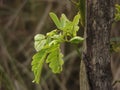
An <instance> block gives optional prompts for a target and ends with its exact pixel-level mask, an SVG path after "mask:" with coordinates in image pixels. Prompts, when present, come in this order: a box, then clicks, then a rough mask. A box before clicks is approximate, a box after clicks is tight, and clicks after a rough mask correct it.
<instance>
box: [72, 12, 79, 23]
mask: <svg viewBox="0 0 120 90" xmlns="http://www.w3.org/2000/svg"><path fill="white" fill-rule="evenodd" d="M79 20H80V14H79V13H78V14H77V15H76V16H75V17H74V19H73V24H74V25H78V24H79Z"/></svg>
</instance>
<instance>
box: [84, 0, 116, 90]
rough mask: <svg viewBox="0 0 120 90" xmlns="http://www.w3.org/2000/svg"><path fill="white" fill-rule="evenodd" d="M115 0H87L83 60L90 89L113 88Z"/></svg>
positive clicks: (109, 89) (107, 89) (105, 89)
mask: <svg viewBox="0 0 120 90" xmlns="http://www.w3.org/2000/svg"><path fill="white" fill-rule="evenodd" d="M113 2H114V0H87V21H86V30H85V48H84V51H83V56H82V57H83V61H84V63H85V66H86V73H87V78H88V84H89V89H90V90H113V89H112V85H111V83H112V74H111V68H110V51H109V50H110V31H111V24H112V20H113V14H114V12H113V5H114V4H113Z"/></svg>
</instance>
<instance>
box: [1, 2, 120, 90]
mask: <svg viewBox="0 0 120 90" xmlns="http://www.w3.org/2000/svg"><path fill="white" fill-rule="evenodd" d="M76 1H77V0H76ZM116 2H117V3H118V2H120V1H119V0H116ZM77 11H78V9H77V7H75V5H74V4H72V3H71V2H70V1H69V0H0V90H79V65H80V58H79V57H78V55H77V53H76V51H75V49H74V48H73V46H71V45H69V44H67V43H66V44H63V45H62V52H63V54H64V55H65V57H64V62H65V64H64V66H63V71H62V73H60V74H57V75H56V74H53V73H52V72H51V70H50V69H49V68H48V65H47V64H44V68H43V71H42V76H41V82H40V84H35V83H32V80H33V79H34V76H33V72H32V71H31V61H32V56H33V55H34V54H35V53H36V52H35V49H34V36H35V35H36V34H38V33H42V34H46V33H47V32H48V31H51V30H53V29H55V28H56V27H55V25H54V23H53V22H52V21H51V19H50V17H49V12H55V13H56V14H57V15H58V16H59V17H60V15H61V13H65V14H66V16H67V17H68V18H69V19H71V20H72V18H73V17H74V15H75V14H76V13H77ZM118 32H120V31H115V30H113V31H112V34H114V35H113V36H119V35H120V34H119V33H118ZM115 55H116V54H115ZM118 56H119V55H117V57H118ZM115 58H116V56H115ZM118 59H120V58H118Z"/></svg>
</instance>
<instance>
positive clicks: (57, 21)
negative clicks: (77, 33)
mask: <svg viewBox="0 0 120 90" xmlns="http://www.w3.org/2000/svg"><path fill="white" fill-rule="evenodd" d="M49 15H50V17H51V19H52V20H53V22H54V23H55V25H56V26H57V28H60V27H61V23H60V21H59V19H58V17H57V16H56V14H55V13H53V12H51V13H50V14H49Z"/></svg>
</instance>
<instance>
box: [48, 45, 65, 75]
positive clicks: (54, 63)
mask: <svg viewBox="0 0 120 90" xmlns="http://www.w3.org/2000/svg"><path fill="white" fill-rule="evenodd" d="M62 58H63V54H62V53H61V52H60V50H59V47H56V48H55V49H54V50H53V51H52V52H51V53H50V54H49V55H48V57H47V60H46V63H49V67H50V68H51V69H52V72H53V73H60V72H61V71H62V65H63V63H64V62H63V59H62Z"/></svg>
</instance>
